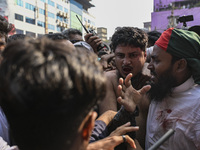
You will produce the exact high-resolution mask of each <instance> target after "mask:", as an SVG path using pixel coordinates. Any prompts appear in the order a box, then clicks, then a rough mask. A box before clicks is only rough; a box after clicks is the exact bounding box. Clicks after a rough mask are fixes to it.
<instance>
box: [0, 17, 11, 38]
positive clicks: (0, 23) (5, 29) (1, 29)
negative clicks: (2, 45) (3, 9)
mask: <svg viewBox="0 0 200 150" xmlns="http://www.w3.org/2000/svg"><path fill="white" fill-rule="evenodd" d="M13 29H14V25H13V24H11V23H9V22H8V21H7V20H6V19H5V18H4V17H3V16H1V15H0V34H1V36H5V37H6V41H7V35H8V33H9V32H10V31H11V30H13Z"/></svg>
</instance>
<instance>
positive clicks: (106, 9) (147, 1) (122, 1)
mask: <svg viewBox="0 0 200 150" xmlns="http://www.w3.org/2000/svg"><path fill="white" fill-rule="evenodd" d="M91 3H92V4H94V5H95V7H93V8H90V9H89V10H88V11H89V12H90V13H91V14H92V15H94V17H95V18H96V19H95V21H96V26H97V27H106V28H107V30H108V31H107V32H108V37H110V36H112V34H113V33H114V29H115V28H116V27H118V26H134V27H139V28H143V22H149V21H151V12H153V0H92V1H91Z"/></svg>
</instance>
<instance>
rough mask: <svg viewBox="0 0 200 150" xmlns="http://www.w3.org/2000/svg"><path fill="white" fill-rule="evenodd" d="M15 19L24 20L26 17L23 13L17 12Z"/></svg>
mask: <svg viewBox="0 0 200 150" xmlns="http://www.w3.org/2000/svg"><path fill="white" fill-rule="evenodd" d="M15 19H16V20H19V21H24V17H23V16H22V15H19V14H15Z"/></svg>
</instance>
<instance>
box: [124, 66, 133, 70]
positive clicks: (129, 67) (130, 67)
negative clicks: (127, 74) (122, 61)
mask: <svg viewBox="0 0 200 150" xmlns="http://www.w3.org/2000/svg"><path fill="white" fill-rule="evenodd" d="M126 68H128V69H133V67H132V66H130V65H123V66H122V69H126Z"/></svg>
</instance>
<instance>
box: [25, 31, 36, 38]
mask: <svg viewBox="0 0 200 150" xmlns="http://www.w3.org/2000/svg"><path fill="white" fill-rule="evenodd" d="M26 35H28V36H32V37H35V33H33V32H30V31H26Z"/></svg>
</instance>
